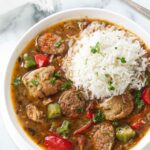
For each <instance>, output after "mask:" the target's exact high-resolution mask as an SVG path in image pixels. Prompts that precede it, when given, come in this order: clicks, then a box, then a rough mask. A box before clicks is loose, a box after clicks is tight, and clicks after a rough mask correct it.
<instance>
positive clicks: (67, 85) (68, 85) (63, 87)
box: [61, 80, 72, 91]
mask: <svg viewBox="0 0 150 150" xmlns="http://www.w3.org/2000/svg"><path fill="white" fill-rule="evenodd" d="M71 86H72V82H71V81H70V80H67V81H65V82H64V83H63V85H62V86H61V90H63V91H64V90H68V89H70V88H71Z"/></svg>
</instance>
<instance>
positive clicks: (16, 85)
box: [13, 76, 21, 87]
mask: <svg viewBox="0 0 150 150" xmlns="http://www.w3.org/2000/svg"><path fill="white" fill-rule="evenodd" d="M20 84H21V77H20V76H17V77H16V78H15V79H14V81H13V85H14V86H15V87H18V86H19V85H20Z"/></svg>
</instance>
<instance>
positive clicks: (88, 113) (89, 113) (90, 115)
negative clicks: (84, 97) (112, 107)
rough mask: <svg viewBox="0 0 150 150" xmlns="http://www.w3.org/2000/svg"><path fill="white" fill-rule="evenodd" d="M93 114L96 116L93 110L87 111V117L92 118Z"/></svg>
mask: <svg viewBox="0 0 150 150" xmlns="http://www.w3.org/2000/svg"><path fill="white" fill-rule="evenodd" d="M93 116H94V114H93V113H92V112H90V111H87V112H86V118H88V119H92V118H93Z"/></svg>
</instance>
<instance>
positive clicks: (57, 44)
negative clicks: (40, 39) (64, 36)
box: [54, 40, 62, 48]
mask: <svg viewBox="0 0 150 150" xmlns="http://www.w3.org/2000/svg"><path fill="white" fill-rule="evenodd" d="M61 44H62V40H59V41H57V42H56V43H54V47H56V48H59V47H60V46H61Z"/></svg>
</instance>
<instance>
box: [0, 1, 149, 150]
mask: <svg viewBox="0 0 150 150" xmlns="http://www.w3.org/2000/svg"><path fill="white" fill-rule="evenodd" d="M55 1H56V2H57V5H55V6H54V10H55V11H54V12H53V13H55V12H57V11H60V10H64V9H68V8H74V7H97V8H106V9H109V10H112V11H115V12H118V13H120V14H122V15H124V16H127V17H128V18H130V19H132V20H134V21H135V22H137V23H138V24H139V25H141V26H142V27H143V28H144V29H145V30H146V31H147V32H149V33H150V20H148V19H147V18H145V17H144V16H142V15H141V14H139V13H138V12H136V11H135V10H134V9H133V8H131V7H130V6H128V5H126V4H125V3H124V2H123V0H93V1H92V0H76V1H75V0H55ZM62 1H63V3H62ZM48 15H50V13H49V12H44V11H40V10H39V9H38V8H37V7H36V6H35V5H34V4H30V3H27V4H25V5H23V6H21V7H19V8H16V9H14V10H12V11H11V12H8V13H7V14H4V15H0V50H1V52H2V53H1V55H0V73H1V74H3V72H4V70H5V66H6V63H7V61H8V60H9V57H10V55H11V53H12V50H13V48H14V46H15V44H16V43H17V41H18V39H19V38H20V37H21V36H22V35H23V33H24V32H26V31H27V30H28V29H29V28H30V27H31V26H33V25H34V24H35V23H36V22H38V21H39V20H41V19H42V18H44V17H46V16H48ZM0 79H1V76H0ZM0 109H1V110H2V109H3V108H1V107H0ZM16 140H17V139H16ZM10 149H11V150H17V149H18V148H17V147H16V146H15V144H14V143H13V142H12V140H11V138H10V137H9V135H8V133H7V131H6V129H5V126H4V124H3V121H2V119H1V117H0V150H10ZM148 149H149V148H147V150H148Z"/></svg>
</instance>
